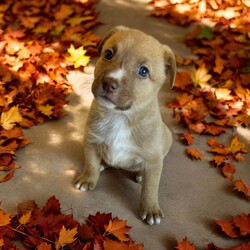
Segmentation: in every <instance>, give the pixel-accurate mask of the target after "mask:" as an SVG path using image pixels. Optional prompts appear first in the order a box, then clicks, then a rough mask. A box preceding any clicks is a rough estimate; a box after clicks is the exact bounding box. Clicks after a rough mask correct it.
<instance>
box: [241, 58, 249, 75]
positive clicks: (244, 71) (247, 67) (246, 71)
mask: <svg viewBox="0 0 250 250" xmlns="http://www.w3.org/2000/svg"><path fill="white" fill-rule="evenodd" d="M240 72H241V73H250V61H249V62H248V63H247V65H246V66H245V67H243V68H242V69H241V70H240Z"/></svg>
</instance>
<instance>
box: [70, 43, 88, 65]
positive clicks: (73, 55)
mask: <svg viewBox="0 0 250 250" xmlns="http://www.w3.org/2000/svg"><path fill="white" fill-rule="evenodd" d="M86 52H87V51H86V50H84V48H83V46H81V47H79V48H78V49H75V48H74V46H73V45H72V44H71V45H70V48H69V49H68V53H69V56H67V57H66V58H67V60H68V61H70V62H72V63H73V64H74V67H75V68H79V67H80V66H86V65H87V64H88V63H89V60H90V57H89V56H86V55H85V54H86Z"/></svg>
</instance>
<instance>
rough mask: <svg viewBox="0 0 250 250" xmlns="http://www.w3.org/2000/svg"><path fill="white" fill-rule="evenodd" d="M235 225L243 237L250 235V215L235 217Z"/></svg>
mask: <svg viewBox="0 0 250 250" xmlns="http://www.w3.org/2000/svg"><path fill="white" fill-rule="evenodd" d="M233 223H234V225H235V226H236V227H238V228H239V230H240V235H241V236H246V235H250V214H249V215H246V214H244V213H243V214H241V215H240V216H236V217H233Z"/></svg>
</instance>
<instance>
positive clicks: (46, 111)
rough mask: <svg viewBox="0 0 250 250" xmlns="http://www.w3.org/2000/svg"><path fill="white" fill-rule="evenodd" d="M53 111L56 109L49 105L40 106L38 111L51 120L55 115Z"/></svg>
mask: <svg viewBox="0 0 250 250" xmlns="http://www.w3.org/2000/svg"><path fill="white" fill-rule="evenodd" d="M53 109H54V107H53V106H51V105H49V104H46V105H40V106H39V107H38V110H39V111H40V112H41V113H42V114H44V115H46V116H48V117H49V118H50V117H51V115H52V114H53V111H52V110H53Z"/></svg>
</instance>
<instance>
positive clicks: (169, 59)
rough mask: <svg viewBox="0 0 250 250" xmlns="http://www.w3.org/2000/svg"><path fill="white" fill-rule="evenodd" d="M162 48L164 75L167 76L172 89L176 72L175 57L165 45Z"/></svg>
mask: <svg viewBox="0 0 250 250" xmlns="http://www.w3.org/2000/svg"><path fill="white" fill-rule="evenodd" d="M163 47H164V53H165V55H164V56H165V65H166V73H167V75H169V81H170V87H171V88H173V87H174V82H175V77H176V71H177V69H176V61H175V55H174V53H173V51H172V50H171V49H170V48H169V47H168V46H167V45H164V46H163Z"/></svg>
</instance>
